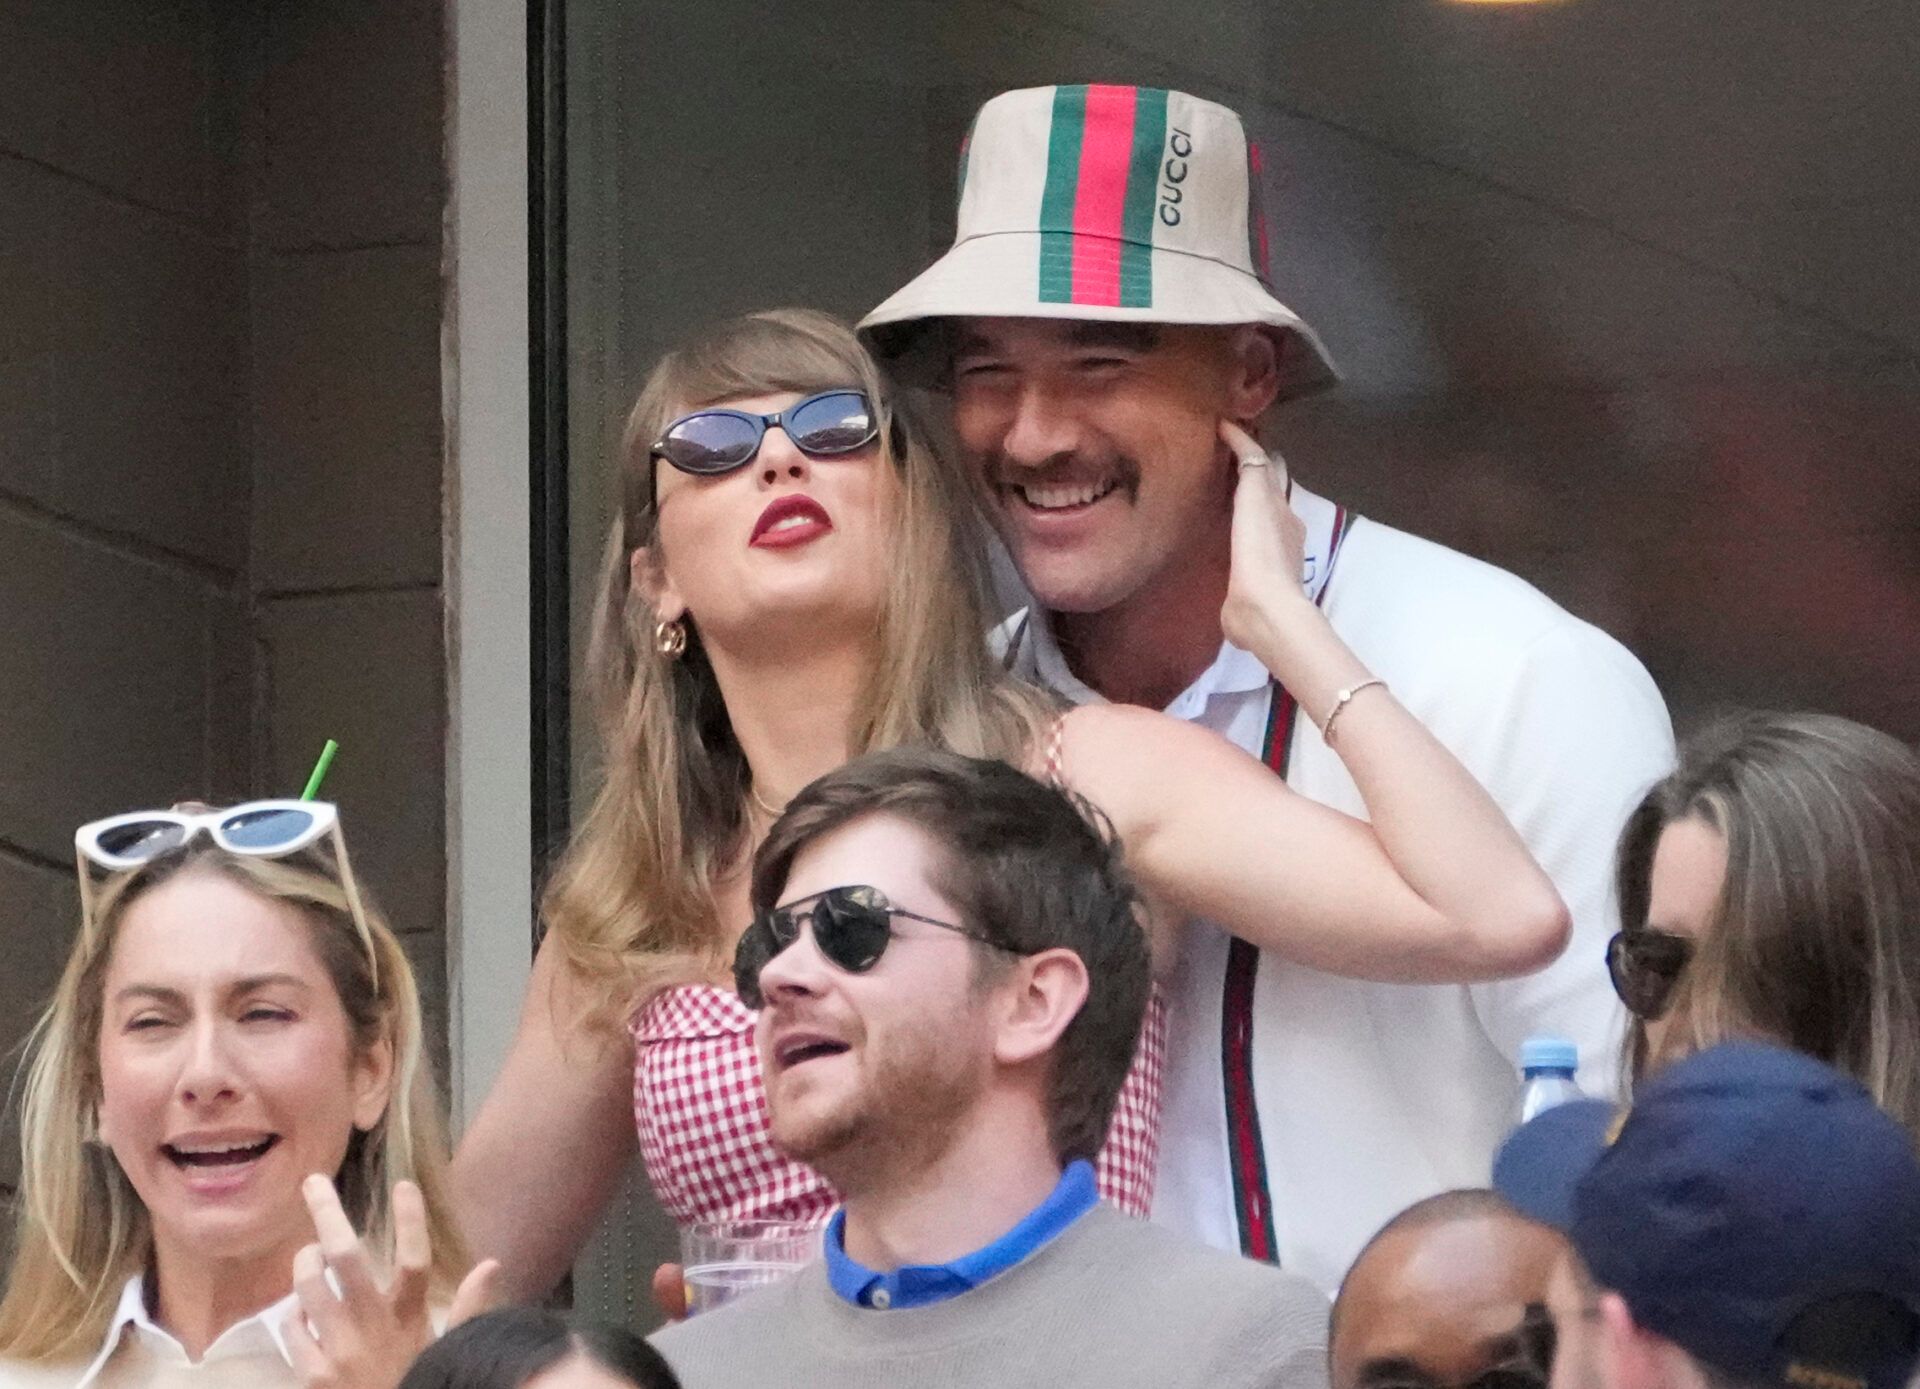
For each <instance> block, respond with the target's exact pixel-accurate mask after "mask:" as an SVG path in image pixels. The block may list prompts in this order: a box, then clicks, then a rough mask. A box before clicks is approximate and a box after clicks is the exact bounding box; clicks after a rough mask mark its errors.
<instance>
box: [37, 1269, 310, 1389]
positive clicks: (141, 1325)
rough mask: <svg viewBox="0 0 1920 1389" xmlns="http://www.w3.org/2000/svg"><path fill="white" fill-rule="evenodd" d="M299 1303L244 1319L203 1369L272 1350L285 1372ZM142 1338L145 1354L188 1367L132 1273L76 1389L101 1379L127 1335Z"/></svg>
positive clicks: (210, 1351)
mask: <svg viewBox="0 0 1920 1389" xmlns="http://www.w3.org/2000/svg"><path fill="white" fill-rule="evenodd" d="M297 1301H298V1299H297V1298H296V1296H295V1295H294V1294H292V1293H289V1294H287V1296H286V1297H284V1298H282V1299H280V1301H278V1302H276V1303H274V1304H273V1305H272V1306H271V1307H267V1308H264V1309H262V1310H261V1311H258V1312H255V1313H254V1314H253V1315H252V1316H250V1317H245V1318H242V1319H241V1320H240V1321H237V1322H235V1323H234V1324H233V1325H232V1326H230V1327H228V1328H227V1329H226V1330H225V1331H222V1332H221V1333H220V1334H219V1335H218V1336H216V1337H215V1338H214V1341H213V1344H212V1345H210V1346H208V1347H207V1353H206V1354H205V1355H204V1356H202V1357H201V1363H203V1364H204V1363H205V1362H207V1361H209V1360H225V1359H228V1358H231V1357H237V1356H243V1355H258V1354H260V1353H261V1352H262V1351H264V1350H266V1349H267V1348H268V1347H271V1348H272V1349H273V1350H274V1351H275V1352H277V1353H278V1354H279V1356H280V1358H281V1359H282V1360H284V1361H286V1362H287V1364H288V1365H289V1366H291V1365H292V1364H293V1357H292V1356H291V1355H289V1354H288V1353H287V1338H286V1325H285V1323H286V1319H287V1318H288V1317H289V1316H291V1315H293V1313H294V1311H295V1308H296V1306H297ZM128 1334H132V1335H134V1336H138V1337H140V1338H141V1339H142V1340H143V1341H145V1342H146V1343H147V1345H148V1349H149V1353H151V1354H156V1355H159V1356H161V1357H162V1358H164V1359H165V1360H166V1361H167V1362H168V1363H171V1364H177V1365H188V1364H192V1363H193V1362H192V1361H191V1359H189V1357H188V1355H187V1352H186V1348H185V1347H184V1346H182V1345H181V1344H180V1342H179V1340H178V1339H177V1338H176V1337H175V1336H174V1335H173V1333H172V1332H170V1331H167V1330H166V1329H165V1328H163V1327H162V1326H161V1325H160V1324H159V1323H158V1322H156V1321H154V1319H153V1317H152V1315H151V1314H149V1313H148V1311H147V1289H146V1279H145V1278H144V1277H143V1276H142V1275H140V1274H138V1273H136V1274H134V1275H133V1277H131V1278H129V1279H128V1280H127V1285H126V1287H124V1288H122V1289H121V1290H120V1304H119V1306H117V1307H116V1308H115V1309H114V1312H113V1320H112V1321H111V1322H110V1323H108V1325H107V1335H106V1340H105V1342H104V1343H103V1344H102V1345H101V1347H100V1353H99V1354H98V1355H96V1356H95V1357H94V1358H93V1363H92V1364H90V1365H88V1366H87V1370H86V1373H85V1374H83V1375H81V1376H80V1378H79V1380H78V1381H77V1382H76V1383H75V1385H74V1389H91V1386H92V1385H93V1384H94V1383H95V1381H97V1380H98V1379H99V1378H100V1375H101V1372H102V1371H104V1370H105V1369H106V1367H107V1362H108V1361H109V1360H111V1359H112V1358H113V1353H114V1352H115V1351H116V1350H118V1349H119V1348H120V1343H121V1341H122V1340H123V1339H124V1338H125V1337H126V1336H127V1335H128Z"/></svg>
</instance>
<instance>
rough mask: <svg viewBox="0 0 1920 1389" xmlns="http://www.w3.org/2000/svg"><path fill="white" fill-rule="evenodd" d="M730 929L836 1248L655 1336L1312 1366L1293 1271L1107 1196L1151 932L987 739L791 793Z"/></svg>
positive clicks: (715, 1354)
mask: <svg viewBox="0 0 1920 1389" xmlns="http://www.w3.org/2000/svg"><path fill="white" fill-rule="evenodd" d="M752 901H753V907H754V912H755V916H754V920H753V924H752V925H751V926H750V927H749V928H748V929H747V931H746V932H745V934H744V935H743V936H742V937H741V940H740V945H739V949H738V952H737V955H736V958H735V977H736V982H737V984H738V987H739V990H740V993H741V995H742V997H743V998H745V999H746V1000H747V1001H748V1002H750V1003H753V1004H755V1005H757V1006H758V1007H759V1008H760V1010H761V1011H760V1015H759V1021H758V1025H757V1034H756V1040H757V1043H758V1047H759V1051H760V1060H761V1066H762V1069H763V1071H764V1074H765V1082H766V1093H767V1105H768V1117H769V1122H770V1127H771V1131H772V1134H773V1138H774V1142H775V1144H776V1145H777V1146H778V1147H779V1148H780V1149H781V1150H782V1151H783V1152H784V1153H786V1154H787V1155H788V1156H790V1157H793V1158H796V1159H798V1160H800V1161H803V1162H806V1163H808V1164H810V1165H811V1166H813V1167H814V1168H815V1169H816V1170H818V1171H819V1173H820V1174H821V1175H822V1176H823V1177H825V1178H826V1179H827V1181H828V1182H830V1183H831V1184H832V1185H833V1187H834V1189H835V1190H836V1191H837V1192H838V1193H839V1194H840V1196H841V1198H842V1202H843V1204H842V1208H841V1210H840V1212H839V1213H838V1214H836V1215H835V1216H834V1218H833V1220H832V1221H831V1223H830V1224H829V1225H828V1226H827V1229H826V1232H825V1236H824V1244H825V1257H824V1258H823V1259H822V1260H821V1262H819V1263H818V1264H816V1265H814V1266H812V1267H810V1268H808V1269H805V1270H802V1271H801V1272H800V1273H799V1274H797V1275H795V1276H794V1277H792V1278H790V1279H788V1280H787V1281H785V1282H784V1283H781V1284H777V1285H775V1286H774V1287H771V1288H768V1289H766V1290H764V1291H761V1292H758V1293H754V1294H751V1295H749V1296H747V1297H744V1298H741V1299H739V1300H738V1301H735V1302H733V1303H730V1304H728V1305H726V1306H723V1307H721V1308H719V1309H718V1310H716V1311H712V1312H707V1313H702V1314H701V1315H699V1316H697V1317H694V1318H693V1319H692V1320H690V1321H686V1322H683V1323H680V1324H678V1325H676V1326H672V1327H670V1328H668V1329H666V1330H664V1331H662V1332H660V1333H659V1334H658V1336H657V1344H658V1345H659V1348H660V1350H661V1351H662V1352H663V1353H664V1354H665V1355H666V1356H667V1358H668V1359H669V1360H670V1361H671V1362H672V1363H673V1365H674V1368H675V1370H676V1371H677V1372H678V1373H679V1375H680V1377H681V1379H682V1381H683V1382H684V1383H685V1384H686V1385H687V1386H688V1389H702V1386H707V1385H713V1386H735V1385H741V1384H779V1385H781V1386H784V1387H785V1389H859V1386H863V1385H875V1386H878V1385H894V1384H899V1383H901V1382H902V1378H901V1373H902V1371H901V1367H902V1366H905V1365H912V1364H924V1365H927V1366H937V1367H938V1378H939V1379H940V1382H942V1383H950V1384H1045V1385H1047V1386H1049V1389H1074V1387H1075V1386H1087V1389H1094V1386H1099V1389H1109V1386H1112V1385H1116V1384H1152V1385H1154V1386H1156V1389H1182V1386H1192V1389H1201V1386H1207V1387H1208V1389H1238V1387H1239V1386H1254V1385H1261V1386H1280V1389H1324V1385H1325V1375H1326V1368H1325V1358H1324V1357H1325V1345H1326V1340H1325V1315H1326V1304H1325V1301H1324V1300H1323V1299H1322V1298H1321V1297H1320V1295H1319V1294H1318V1293H1317V1292H1316V1291H1315V1290H1314V1289H1313V1288H1312V1287H1311V1285H1309V1284H1307V1283H1306V1282H1305V1281H1304V1280H1303V1279H1300V1278H1298V1277H1297V1276H1295V1275H1292V1274H1286V1273H1282V1272H1280V1271H1278V1270H1276V1269H1273V1268H1269V1267H1265V1266H1262V1265H1259V1264H1255V1263H1252V1262H1250V1261H1246V1260H1242V1259H1239V1258H1237V1257H1234V1256H1231V1255H1228V1254H1223V1253H1221V1252H1219V1251H1216V1250H1211V1249H1208V1248H1206V1247H1204V1246H1202V1245H1200V1244H1197V1243H1193V1242H1190V1241H1188V1240H1186V1239H1184V1238H1183V1237H1181V1236H1179V1235H1177V1234H1174V1233H1172V1232H1170V1231H1166V1230H1163V1229H1161V1228H1159V1227H1157V1226H1153V1225H1149V1224H1146V1223H1144V1222H1139V1221H1135V1220H1132V1219H1130V1218H1128V1217H1127V1216H1124V1215H1122V1214H1120V1213H1119V1212H1118V1211H1116V1210H1114V1209H1113V1208H1112V1207H1110V1206H1106V1205H1104V1204H1102V1203H1101V1202H1100V1201H1099V1200H1098V1197H1097V1194H1096V1191H1095V1185H1094V1176H1093V1168H1092V1165H1091V1159H1092V1157H1093V1155H1094V1153H1095V1152H1096V1151H1097V1150H1098V1149H1099V1147H1100V1145H1101V1143H1102V1142H1103V1140H1104V1139H1105V1137H1106V1134H1107V1128H1108V1124H1109V1121H1110V1119H1111V1116H1112V1113H1113V1107H1114V1102H1115V1099H1116V1097H1117V1096H1118V1094H1119V1091H1120V1086H1121V1082H1122V1081H1123V1079H1124V1078H1125V1076H1126V1073H1127V1070H1128V1067H1129V1066H1130V1064H1131V1063H1132V1060H1133V1056H1134V1049H1135V1045H1136V1042H1137V1039H1138V1037H1139V1033H1140V1027H1141V1022H1142V1018H1143V1016H1144V1013H1145V1008H1146V999H1147V990H1148V961H1147V945H1146V938H1145V934H1144V933H1143V932H1142V930H1141V929H1140V926H1139V923H1138V921H1137V919H1136V918H1135V910H1136V905H1137V904H1136V900H1135V897H1134V893H1133V889H1132V887H1131V885H1130V884H1129V882H1128V880H1127V878H1126V876H1125V874H1124V872H1123V871H1122V869H1121V866H1120V863H1119V860H1118V853H1117V850H1116V849H1115V847H1114V846H1113V845H1112V844H1111V843H1110V842H1109V841H1108V839H1107V838H1106V837H1105V836H1104V835H1102V834H1101V833H1100V832H1099V831H1098V830H1096V829H1095V827H1094V826H1093V825H1092V824H1091V823H1090V822H1089V820H1088V819H1087V818H1086V817H1085V816H1083V814H1082V813H1081V810H1080V809H1079V808H1077V807H1076V805H1075V804H1074V803H1073V802H1071V801H1070V800H1069V799H1068V798H1067V797H1066V796H1065V795H1063V794H1062V793H1060V792H1059V791H1057V790H1055V789H1053V788H1051V787H1048V786H1044V785H1042V784H1041V783H1039V782H1037V781H1034V780H1032V779H1031V778H1029V777H1027V776H1024V775H1022V774H1021V773H1020V772H1018V771H1016V770H1014V769H1013V768H1011V767H1008V766H1005V765H1004V764H1001V763H997V762H981V761H975V760H972V759H968V758H964V757H958V756H955V755H953V754H950V753H941V752H930V751H896V752H889V753H878V754H872V755H869V756H867V757H863V758H859V759H856V760H855V761H853V762H850V763H848V764H847V765H846V766H844V767H842V768H840V769H839V770H837V771H835V772H832V773H829V774H828V775H827V776H825V777H822V778H821V779H820V780H818V781H816V782H814V783H813V784H812V785H811V786H809V787H807V788H806V789H805V790H804V791H802V792H801V793H800V794H799V795H798V796H796V797H794V799H793V801H792V803H791V804H790V805H789V806H788V808H787V810H786V811H785V813H784V814H782V815H781V817H780V818H779V820H778V821H776V822H775V823H774V825H773V827H772V828H771V830H770V831H769V832H768V835H767V839H766V842H765V843H764V844H763V845H762V846H761V848H760V851H759V852H758V853H757V854H756V855H755V858H754V865H753V880H752Z"/></svg>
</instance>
